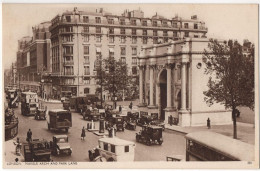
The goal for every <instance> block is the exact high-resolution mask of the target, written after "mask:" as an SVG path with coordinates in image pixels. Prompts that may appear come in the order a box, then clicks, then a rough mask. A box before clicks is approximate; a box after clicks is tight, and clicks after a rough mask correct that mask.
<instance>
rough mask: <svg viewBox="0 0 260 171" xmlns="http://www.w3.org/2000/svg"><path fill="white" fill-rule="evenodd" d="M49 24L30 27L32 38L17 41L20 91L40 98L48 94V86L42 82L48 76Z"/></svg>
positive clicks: (49, 90) (44, 23)
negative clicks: (33, 92) (35, 93)
mask: <svg viewBox="0 0 260 171" xmlns="http://www.w3.org/2000/svg"><path fill="white" fill-rule="evenodd" d="M49 26H50V22H43V23H41V24H39V25H37V26H35V27H32V32H33V36H32V37H30V36H26V37H23V38H21V39H20V40H19V41H18V51H17V56H16V57H17V58H16V61H17V72H18V73H17V77H18V84H19V87H20V88H21V89H22V90H32V91H35V92H37V93H39V94H41V95H42V96H46V95H47V94H50V92H51V89H48V87H50V86H48V84H50V83H47V82H46V81H45V82H44V81H43V78H44V76H46V74H50V47H51V42H50V32H49Z"/></svg>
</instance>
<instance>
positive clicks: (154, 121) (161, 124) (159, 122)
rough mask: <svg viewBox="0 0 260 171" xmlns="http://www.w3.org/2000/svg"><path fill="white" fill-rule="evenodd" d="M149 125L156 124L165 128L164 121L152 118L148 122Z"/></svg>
mask: <svg viewBox="0 0 260 171" xmlns="http://www.w3.org/2000/svg"><path fill="white" fill-rule="evenodd" d="M150 125H156V126H159V127H161V128H162V130H163V131H164V130H165V123H164V122H163V121H161V120H153V121H151V122H150Z"/></svg>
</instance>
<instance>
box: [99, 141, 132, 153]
mask: <svg viewBox="0 0 260 171" xmlns="http://www.w3.org/2000/svg"><path fill="white" fill-rule="evenodd" d="M103 148H104V150H106V151H111V152H112V153H116V146H115V145H113V144H108V143H104V147H103ZM124 152H125V153H127V152H129V146H125V148H124Z"/></svg>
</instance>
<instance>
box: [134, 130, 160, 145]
mask: <svg viewBox="0 0 260 171" xmlns="http://www.w3.org/2000/svg"><path fill="white" fill-rule="evenodd" d="M136 141H137V142H140V143H143V144H146V145H149V146H150V145H151V144H156V143H158V144H159V145H161V144H162V143H163V139H162V127H159V126H154V125H147V126H143V127H142V130H141V131H140V132H139V133H136Z"/></svg>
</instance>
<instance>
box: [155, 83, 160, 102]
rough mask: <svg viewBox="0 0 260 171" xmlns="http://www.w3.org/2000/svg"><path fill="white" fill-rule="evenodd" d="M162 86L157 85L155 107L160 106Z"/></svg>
mask: <svg viewBox="0 0 260 171" xmlns="http://www.w3.org/2000/svg"><path fill="white" fill-rule="evenodd" d="M159 86H160V84H159V83H156V87H155V91H156V97H155V105H156V106H159V96H160V93H159V91H160V87H159Z"/></svg>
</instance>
